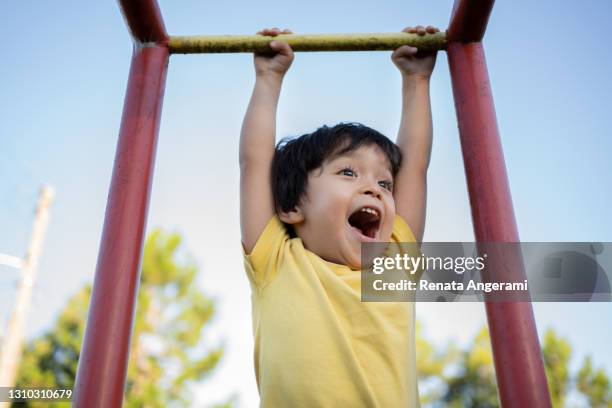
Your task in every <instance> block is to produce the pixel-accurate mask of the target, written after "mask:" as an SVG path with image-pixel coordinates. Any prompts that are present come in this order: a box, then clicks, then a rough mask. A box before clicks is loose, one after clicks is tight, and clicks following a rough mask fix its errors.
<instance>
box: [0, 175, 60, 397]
mask: <svg viewBox="0 0 612 408" xmlns="http://www.w3.org/2000/svg"><path fill="white" fill-rule="evenodd" d="M52 201H53V190H52V189H51V188H50V187H48V186H43V187H42V188H41V190H40V193H39V196H38V204H37V206H36V214H35V216H34V224H33V226H32V235H31V237H30V244H29V246H28V252H27V253H26V256H25V258H24V259H23V260H22V259H19V258H17V257H13V256H9V255H1V254H0V263H2V264H4V265H7V266H12V267H17V268H19V267H20V268H21V279H20V281H19V285H18V287H17V296H16V297H15V302H14V305H15V306H14V309H13V314H12V315H11V318H10V320H9V323H8V328H7V331H6V335H5V337H4V339H3V342H2V350H1V351H0V387H13V386H14V385H15V379H16V376H17V369H18V367H19V362H20V360H21V353H22V348H23V337H24V331H25V322H26V318H27V315H28V311H29V308H30V301H31V298H32V286H33V284H34V278H35V276H36V267H37V266H38V259H39V257H40V253H41V250H42V243H43V239H44V236H45V232H46V230H47V224H48V222H49V207H50V206H51V203H52ZM8 404H9V403H8V402H0V407H5V406H6V407H8Z"/></svg>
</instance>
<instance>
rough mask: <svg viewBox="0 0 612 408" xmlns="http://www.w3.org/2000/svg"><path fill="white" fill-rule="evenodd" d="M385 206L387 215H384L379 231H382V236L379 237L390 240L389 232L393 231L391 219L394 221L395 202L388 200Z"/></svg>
mask: <svg viewBox="0 0 612 408" xmlns="http://www.w3.org/2000/svg"><path fill="white" fill-rule="evenodd" d="M385 208H386V214H387V215H386V217H385V222H384V225H383V229H382V231H381V232H382V233H383V236H381V238H382V239H383V240H384V241H390V240H391V232H393V221H395V203H394V202H393V200H390V202H388V203H386V204H385Z"/></svg>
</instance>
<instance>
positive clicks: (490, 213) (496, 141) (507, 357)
mask: <svg viewBox="0 0 612 408" xmlns="http://www.w3.org/2000/svg"><path fill="white" fill-rule="evenodd" d="M447 53H448V61H449V67H450V73H451V80H452V84H453V95H454V98H455V108H456V111H457V121H458V123H459V134H460V138H461V149H462V152H463V160H464V165H465V173H466V178H467V184H468V189H469V195H470V203H471V207H472V220H473V224H474V232H475V235H476V240H477V241H478V242H519V236H518V231H517V228H516V221H515V218H514V210H513V208H512V198H511V196H510V189H509V186H508V176H507V174H506V167H505V164H504V156H503V152H502V146H501V142H500V138H499V132H498V129H497V120H496V117H495V108H494V106H493V96H492V94H491V86H490V84H489V77H488V73H487V67H486V62H485V55H484V50H483V48H482V43H480V42H473V43H469V44H464V43H459V42H452V43H450V44H448V49H447ZM521 266H522V265H521ZM511 269H512V270H510V271H507V272H508V273H509V275H506V276H508V277H510V276H513V277H514V279H512V280H513V281H521V280H522V279H524V278H521V276H523V274H524V271H523V268H522V267H517V268H511ZM486 310H487V319H488V322H489V332H490V334H491V344H492V347H493V357H494V360H495V372H496V376H497V384H498V387H499V396H500V400H501V403H502V406H504V407H521V408H522V407H550V406H551V401H550V396H549V394H548V385H547V382H546V376H545V373H544V365H543V362H542V356H541V352H540V344H539V342H538V336H537V330H536V325H535V321H534V317H533V311H532V308H531V303H529V302H496V303H493V302H487V303H486Z"/></svg>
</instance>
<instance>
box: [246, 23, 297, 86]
mask: <svg viewBox="0 0 612 408" xmlns="http://www.w3.org/2000/svg"><path fill="white" fill-rule="evenodd" d="M257 34H258V35H265V36H270V37H276V36H277V35H279V34H293V33H292V32H291V30H288V29H284V30H283V31H281V30H280V29H278V28H276V27H274V28H264V29H263V30H261V31H258V32H257ZM270 48H271V49H272V51H273V52H274V53H273V54H259V53H255V58H254V59H255V74H256V75H257V76H267V75H273V76H279V77H281V78H282V77H283V76H284V75H285V74H286V73H287V70H288V69H289V67H290V66H291V63H292V62H293V50H292V49H291V47H290V46H289V44H287V43H285V42H282V41H272V42H271V43H270Z"/></svg>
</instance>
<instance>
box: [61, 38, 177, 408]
mask: <svg viewBox="0 0 612 408" xmlns="http://www.w3.org/2000/svg"><path fill="white" fill-rule="evenodd" d="M168 56H169V54H168V49H167V47H165V46H151V47H140V46H135V47H134V54H133V56H132V63H131V68H130V74H129V79H128V85H127V92H126V97H125V102H124V109H123V117H122V119H121V129H120V132H119V141H118V144H117V151H116V156H115V165H114V169H113V176H112V182H111V186H110V192H109V196H108V203H107V206H106V217H105V221H104V230H103V233H102V240H101V243H100V252H99V256H98V264H97V268H96V275H95V280H94V286H93V291H92V297H91V301H90V307H89V317H88V320H87V328H86V331H85V338H84V340H83V347H82V352H81V355H80V358H79V367H78V370H77V378H76V383H75V395H74V399H73V401H74V406H75V407H88V408H89V407H119V406H121V402H122V400H123V391H124V387H125V380H126V371H127V364H128V356H129V346H130V337H131V334H132V325H133V320H134V309H135V303H136V298H137V293H138V284H139V278H140V262H141V256H142V248H143V241H144V234H145V226H146V219H147V210H148V205H149V196H150V191H151V182H152V178H153V166H154V161H155V150H156V146H157V136H158V132H159V122H160V116H161V109H162V100H163V94H164V86H165V81H166V73H167V67H168Z"/></svg>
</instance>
